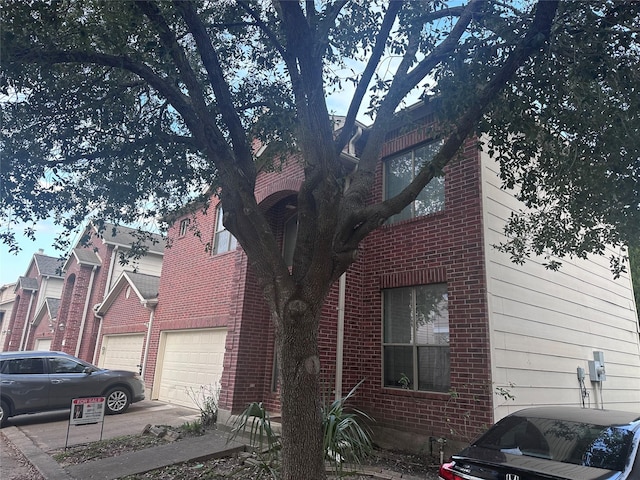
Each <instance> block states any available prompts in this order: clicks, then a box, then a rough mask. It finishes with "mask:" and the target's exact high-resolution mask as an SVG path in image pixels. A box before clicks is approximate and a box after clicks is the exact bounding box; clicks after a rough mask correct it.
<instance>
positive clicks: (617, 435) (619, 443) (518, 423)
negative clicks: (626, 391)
mask: <svg viewBox="0 0 640 480" xmlns="http://www.w3.org/2000/svg"><path fill="white" fill-rule="evenodd" d="M639 443H640V413H630V412H617V411H613V410H595V409H584V408H578V407H575V408H574V407H540V408H528V409H525V410H521V411H519V412H516V413H513V414H511V415H509V416H507V417H505V418H503V419H502V420H500V421H499V422H497V423H496V424H495V425H493V426H492V427H491V428H490V429H489V430H488V431H487V432H486V433H484V434H483V435H482V436H480V438H478V439H477V440H476V441H474V442H473V443H472V444H471V445H470V446H469V447H467V448H465V449H464V450H463V451H462V452H460V453H459V454H458V455H454V456H453V457H452V461H451V462H449V463H445V464H444V465H442V466H441V467H440V472H439V475H440V478H441V479H444V480H485V479H487V480H488V479H491V480H543V479H544V480H561V479H562V480H596V479H597V480H638V479H640V454H639V452H638V444H639Z"/></svg>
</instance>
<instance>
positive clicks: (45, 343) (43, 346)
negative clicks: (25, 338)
mask: <svg viewBox="0 0 640 480" xmlns="http://www.w3.org/2000/svg"><path fill="white" fill-rule="evenodd" d="M36 350H51V339H50V338H38V339H36Z"/></svg>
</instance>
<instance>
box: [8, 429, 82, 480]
mask: <svg viewBox="0 0 640 480" xmlns="http://www.w3.org/2000/svg"><path fill="white" fill-rule="evenodd" d="M2 434H3V435H4V436H5V437H7V439H8V440H9V441H10V442H11V443H13V444H14V445H15V446H16V447H17V448H18V449H19V450H20V451H21V452H22V453H23V454H24V456H25V457H27V460H29V462H31V464H32V465H33V466H34V467H35V468H36V470H38V472H40V475H42V476H43V477H44V478H45V479H46V480H73V479H72V477H70V476H69V474H68V473H67V472H66V471H65V470H64V469H63V468H62V467H61V466H60V465H59V464H58V462H56V461H55V460H54V459H53V458H51V457H50V456H49V455H47V454H46V453H45V452H43V451H42V450H40V448H38V447H36V445H35V444H34V443H33V441H31V439H30V438H29V437H27V436H26V435H25V434H24V433H22V432H21V431H20V429H19V428H18V427H5V428H3V429H2Z"/></svg>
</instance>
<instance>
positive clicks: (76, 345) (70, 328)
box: [51, 224, 165, 371]
mask: <svg viewBox="0 0 640 480" xmlns="http://www.w3.org/2000/svg"><path fill="white" fill-rule="evenodd" d="M137 240H138V236H137V233H136V230H135V229H131V228H127V227H116V226H114V225H111V224H106V225H105V228H104V230H103V231H102V232H100V231H99V230H98V228H97V227H96V226H94V225H89V226H88V227H87V228H86V229H85V232H84V235H83V238H81V239H80V240H79V241H78V244H77V245H76V247H75V248H74V249H73V250H72V251H71V253H70V255H69V257H68V259H67V261H66V262H65V264H64V272H65V281H64V290H63V292H62V296H61V303H60V307H59V309H58V318H57V325H56V328H55V334H54V338H53V342H52V346H51V348H52V349H53V350H62V351H65V352H67V353H71V354H72V355H75V356H77V357H80V358H82V359H84V360H87V361H89V362H92V363H99V364H100V365H101V366H103V367H105V368H111V367H114V368H116V367H118V368H120V367H121V366H122V364H121V362H119V361H118V360H117V357H118V354H117V353H115V352H114V354H112V355H109V353H108V352H107V346H108V348H109V349H111V348H113V349H114V350H118V349H121V347H119V346H118V341H117V338H118V335H114V336H113V337H112V338H111V341H109V342H108V343H107V342H106V341H104V340H103V338H102V336H103V319H102V317H101V315H100V313H98V312H100V311H101V310H100V306H101V304H102V303H103V302H104V301H105V299H106V298H108V296H109V295H110V292H111V291H112V290H113V289H114V288H116V287H117V286H118V281H119V279H120V278H121V277H122V275H123V274H124V273H125V272H136V273H139V274H144V275H151V276H155V277H159V276H160V271H161V270H162V259H163V255H164V248H165V241H164V240H163V239H162V238H161V237H160V236H159V235H155V234H154V235H152V238H151V239H150V240H147V241H145V243H144V244H145V246H147V247H148V250H147V252H146V253H145V255H143V256H141V257H140V258H137V259H133V258H132V259H129V260H128V261H123V260H124V259H125V258H126V254H127V252H128V251H129V250H130V249H131V246H132V244H134V243H135V242H136V241H137ZM96 313H98V315H96ZM127 318H128V316H127V315H126V314H125V315H124V317H123V319H124V320H126V319H127ZM109 333H110V332H109ZM100 345H102V347H101V348H102V350H101V351H99V350H98V348H99V347H100ZM107 355H109V356H107ZM141 355H142V353H141V352H138V358H140V356H141ZM101 357H102V358H101ZM112 360H113V363H112ZM138 364H139V361H137V362H135V363H132V364H131V365H129V366H128V368H127V369H128V370H134V371H135V370H137V369H138Z"/></svg>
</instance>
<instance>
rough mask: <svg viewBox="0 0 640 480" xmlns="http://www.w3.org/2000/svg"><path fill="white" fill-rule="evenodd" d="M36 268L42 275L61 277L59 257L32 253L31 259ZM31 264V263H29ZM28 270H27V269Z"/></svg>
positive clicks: (61, 263)
mask: <svg viewBox="0 0 640 480" xmlns="http://www.w3.org/2000/svg"><path fill="white" fill-rule="evenodd" d="M32 261H33V262H34V263H35V264H36V268H37V269H38V273H39V274H40V275H41V276H43V277H57V278H63V277H64V274H63V273H62V266H63V261H62V259H61V258H59V257H50V256H48V255H43V254H41V253H34V254H33V260H32ZM29 266H31V265H29ZM27 271H29V270H27Z"/></svg>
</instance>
